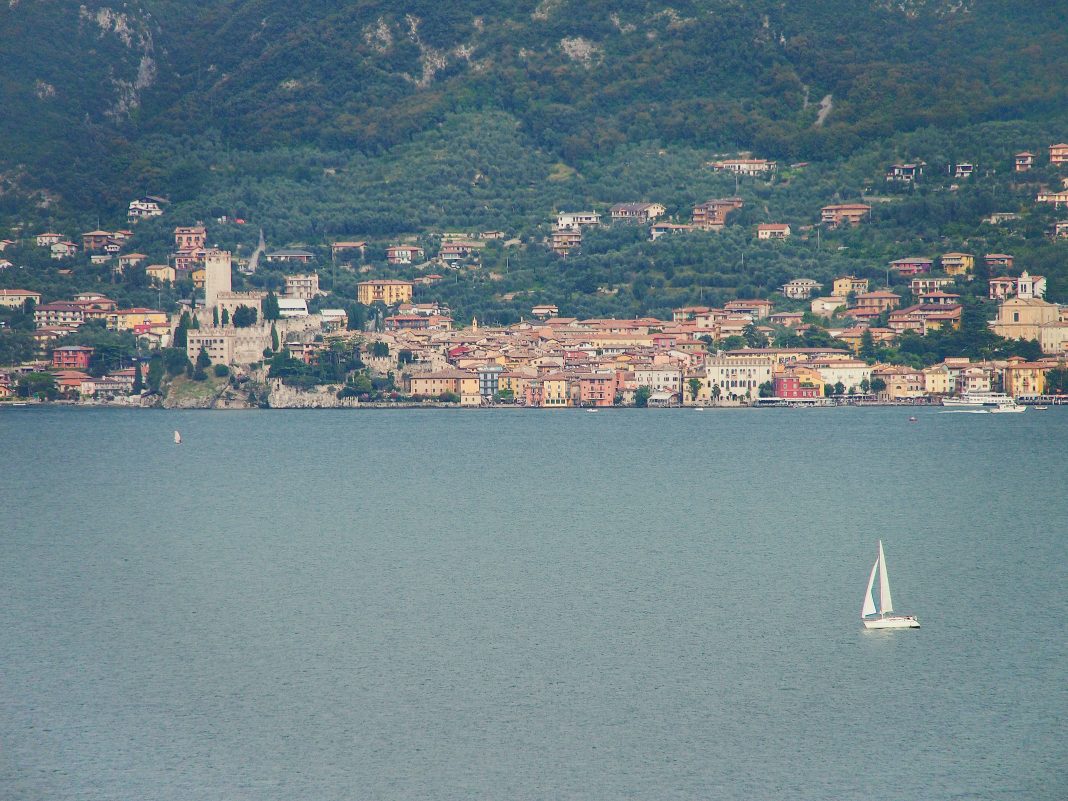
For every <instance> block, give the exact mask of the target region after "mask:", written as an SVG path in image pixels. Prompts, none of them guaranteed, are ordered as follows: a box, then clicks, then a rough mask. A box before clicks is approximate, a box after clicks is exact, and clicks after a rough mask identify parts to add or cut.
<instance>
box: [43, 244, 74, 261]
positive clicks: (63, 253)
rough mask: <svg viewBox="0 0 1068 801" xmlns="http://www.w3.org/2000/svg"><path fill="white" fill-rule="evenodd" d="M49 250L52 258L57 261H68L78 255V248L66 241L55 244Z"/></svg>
mask: <svg viewBox="0 0 1068 801" xmlns="http://www.w3.org/2000/svg"><path fill="white" fill-rule="evenodd" d="M49 249H50V250H51V251H52V258H53V259H56V260H57V261H58V260H60V259H69V258H71V257H72V256H75V255H77V253H78V246H77V245H75V244H74V243H73V242H66V241H60V242H56V243H55V244H54V245H52V246H51V248H49Z"/></svg>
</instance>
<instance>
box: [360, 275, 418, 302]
mask: <svg viewBox="0 0 1068 801" xmlns="http://www.w3.org/2000/svg"><path fill="white" fill-rule="evenodd" d="M356 299H357V300H358V301H359V302H360V303H362V304H364V305H365V306H370V305H371V304H372V303H383V304H385V305H386V306H393V305H395V304H397V303H409V302H411V299H412V282H411V281H397V280H391V279H377V280H374V281H361V282H360V283H358V284H357V285H356Z"/></svg>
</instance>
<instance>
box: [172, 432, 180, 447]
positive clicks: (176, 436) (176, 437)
mask: <svg viewBox="0 0 1068 801" xmlns="http://www.w3.org/2000/svg"><path fill="white" fill-rule="evenodd" d="M174 444H175V445H181V444H182V435H181V434H179V433H178V432H177V431H175V432H174Z"/></svg>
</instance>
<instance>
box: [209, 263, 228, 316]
mask: <svg viewBox="0 0 1068 801" xmlns="http://www.w3.org/2000/svg"><path fill="white" fill-rule="evenodd" d="M230 289H231V284H230V251H228V250H209V251H208V252H207V253H205V254H204V308H205V309H208V310H211V309H212V308H214V307H215V306H218V305H219V295H220V294H221V293H227V292H230Z"/></svg>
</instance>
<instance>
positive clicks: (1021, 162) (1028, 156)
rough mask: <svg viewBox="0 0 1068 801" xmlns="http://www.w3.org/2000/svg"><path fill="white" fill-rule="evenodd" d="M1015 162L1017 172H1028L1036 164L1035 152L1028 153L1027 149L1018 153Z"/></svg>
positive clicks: (1014, 157)
mask: <svg viewBox="0 0 1068 801" xmlns="http://www.w3.org/2000/svg"><path fill="white" fill-rule="evenodd" d="M1013 163H1014V164H1015V166H1016V172H1027V171H1028V170H1030V169H1031V168H1032V167H1034V166H1035V154H1034V153H1028V152H1027V151H1026V150H1025V151H1023V152H1022V153H1017V154H1016V155H1015V156H1013Z"/></svg>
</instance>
